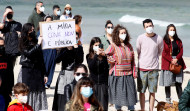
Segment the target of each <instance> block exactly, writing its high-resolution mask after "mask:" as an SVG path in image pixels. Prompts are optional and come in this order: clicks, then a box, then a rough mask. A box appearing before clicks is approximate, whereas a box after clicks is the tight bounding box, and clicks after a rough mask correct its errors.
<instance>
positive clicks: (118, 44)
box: [106, 25, 137, 111]
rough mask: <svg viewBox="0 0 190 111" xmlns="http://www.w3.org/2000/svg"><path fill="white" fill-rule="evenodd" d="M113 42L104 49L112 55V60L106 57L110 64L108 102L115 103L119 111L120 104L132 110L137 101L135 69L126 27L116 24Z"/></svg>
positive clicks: (108, 54)
mask: <svg viewBox="0 0 190 111" xmlns="http://www.w3.org/2000/svg"><path fill="white" fill-rule="evenodd" d="M112 40H113V43H112V44H111V45H109V47H108V49H107V50H106V55H107V56H113V58H114V59H115V60H114V61H113V60H112V59H111V60H110V59H109V58H108V62H109V63H110V64H112V65H111V67H110V70H109V74H110V76H109V80H108V81H109V82H108V86H109V89H108V91H109V102H110V103H111V104H115V108H116V109H117V110H118V111H120V110H121V107H122V106H128V110H134V105H135V104H136V103H137V93H136V85H135V81H134V78H136V77H137V74H136V71H135V61H134V51H133V47H132V46H131V44H130V42H129V41H130V35H129V33H128V31H127V29H126V28H125V27H123V26H121V25H117V26H116V27H115V28H114V30H113V33H112Z"/></svg>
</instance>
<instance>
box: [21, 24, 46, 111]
mask: <svg viewBox="0 0 190 111" xmlns="http://www.w3.org/2000/svg"><path fill="white" fill-rule="evenodd" d="M41 43H42V37H38V40H37V39H36V36H35V31H34V26H33V25H32V24H31V23H26V24H24V26H23V29H22V33H21V40H20V46H19V47H20V51H21V58H20V65H22V68H21V73H20V74H21V75H19V77H18V78H19V79H18V82H21V83H25V84H26V85H27V86H28V87H29V88H30V92H29V94H28V104H29V105H30V106H32V108H33V109H34V111H39V110H48V105H47V96H46V92H45V83H46V82H47V81H48V78H47V73H46V69H45V65H44V60H43V54H42V49H41ZM34 98H35V99H34Z"/></svg>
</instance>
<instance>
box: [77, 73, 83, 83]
mask: <svg viewBox="0 0 190 111" xmlns="http://www.w3.org/2000/svg"><path fill="white" fill-rule="evenodd" d="M82 77H83V76H82V74H80V76H77V75H76V76H75V80H76V81H78V80H79V79H80V78H82Z"/></svg>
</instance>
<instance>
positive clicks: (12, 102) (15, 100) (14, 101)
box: [8, 99, 19, 107]
mask: <svg viewBox="0 0 190 111" xmlns="http://www.w3.org/2000/svg"><path fill="white" fill-rule="evenodd" d="M18 103H19V102H18V100H17V99H14V100H13V101H11V102H10V103H9V106H11V105H13V104H18ZM9 106H8V107H9Z"/></svg>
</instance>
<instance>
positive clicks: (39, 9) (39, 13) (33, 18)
mask: <svg viewBox="0 0 190 111" xmlns="http://www.w3.org/2000/svg"><path fill="white" fill-rule="evenodd" d="M44 11H45V7H44V4H43V2H41V1H38V2H36V5H35V8H34V10H33V12H32V14H31V15H30V16H29V18H28V23H31V24H34V27H35V32H36V33H37V32H38V27H39V22H40V21H43V18H44V17H45V16H46V15H45V14H44Z"/></svg>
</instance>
